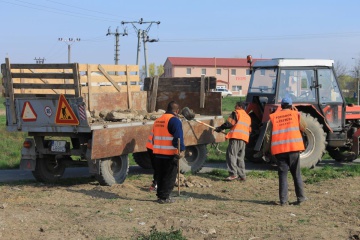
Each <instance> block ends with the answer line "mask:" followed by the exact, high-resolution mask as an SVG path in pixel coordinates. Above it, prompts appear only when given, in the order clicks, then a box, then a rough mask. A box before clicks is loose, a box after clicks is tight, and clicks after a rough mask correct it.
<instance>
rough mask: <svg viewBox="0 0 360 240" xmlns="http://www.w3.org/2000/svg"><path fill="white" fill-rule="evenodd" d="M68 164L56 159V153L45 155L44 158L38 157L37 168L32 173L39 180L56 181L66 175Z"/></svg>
mask: <svg viewBox="0 0 360 240" xmlns="http://www.w3.org/2000/svg"><path fill="white" fill-rule="evenodd" d="M65 169H66V165H65V164H64V163H63V162H62V161H61V160H59V161H56V160H55V155H45V156H44V158H38V159H36V166H35V170H34V171H32V175H33V176H34V178H35V179H36V180H37V181H39V182H45V183H54V182H56V181H58V180H59V179H61V177H62V176H63V175H64V172H65Z"/></svg>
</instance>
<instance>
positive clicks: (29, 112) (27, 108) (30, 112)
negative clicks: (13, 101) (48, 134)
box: [21, 101, 37, 122]
mask: <svg viewBox="0 0 360 240" xmlns="http://www.w3.org/2000/svg"><path fill="white" fill-rule="evenodd" d="M21 118H22V119H23V121H24V122H35V121H36V119H37V115H36V112H35V110H34V109H33V107H32V106H31V104H30V102H27V101H26V102H25V103H24V107H23V109H22V111H21Z"/></svg>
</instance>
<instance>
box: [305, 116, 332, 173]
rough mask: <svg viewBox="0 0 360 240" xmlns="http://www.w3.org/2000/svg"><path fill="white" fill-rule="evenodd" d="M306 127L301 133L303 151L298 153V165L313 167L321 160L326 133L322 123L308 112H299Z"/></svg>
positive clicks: (324, 147)
mask: <svg viewBox="0 0 360 240" xmlns="http://www.w3.org/2000/svg"><path fill="white" fill-rule="evenodd" d="M301 117H302V119H304V120H305V122H306V124H307V128H306V130H305V132H304V133H303V139H304V145H305V151H303V152H302V153H300V167H302V168H313V167H315V165H316V164H318V163H319V162H320V161H321V158H322V156H323V155H324V154H325V149H326V144H327V142H326V133H325V132H324V130H323V127H322V125H321V124H320V123H319V122H318V121H317V119H315V118H313V117H312V116H311V115H310V114H305V113H301Z"/></svg>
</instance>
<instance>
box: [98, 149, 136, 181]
mask: <svg viewBox="0 0 360 240" xmlns="http://www.w3.org/2000/svg"><path fill="white" fill-rule="evenodd" d="M99 168H100V174H96V175H95V177H96V179H97V180H98V181H99V183H100V185H103V186H112V185H114V184H121V183H123V182H124V181H125V179H126V176H127V174H128V172H129V161H128V155H127V154H125V155H121V156H117V157H111V158H104V159H101V160H100V163H99Z"/></svg>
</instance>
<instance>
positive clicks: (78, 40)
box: [58, 38, 80, 63]
mask: <svg viewBox="0 0 360 240" xmlns="http://www.w3.org/2000/svg"><path fill="white" fill-rule="evenodd" d="M58 40H59V41H60V42H65V43H66V44H67V45H68V63H71V61H70V58H71V45H72V44H73V43H74V42H80V38H68V39H65V38H58Z"/></svg>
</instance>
